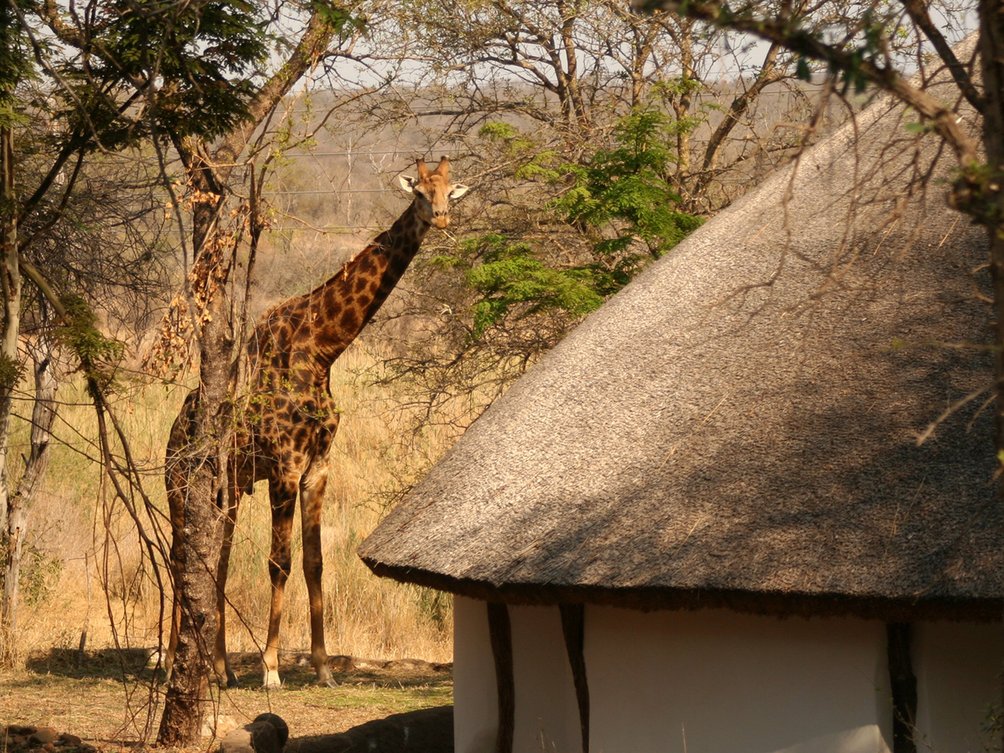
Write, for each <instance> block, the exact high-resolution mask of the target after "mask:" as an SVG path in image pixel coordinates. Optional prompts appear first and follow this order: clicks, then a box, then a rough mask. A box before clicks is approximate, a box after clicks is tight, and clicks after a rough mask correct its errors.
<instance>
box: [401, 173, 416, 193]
mask: <svg viewBox="0 0 1004 753" xmlns="http://www.w3.org/2000/svg"><path fill="white" fill-rule="evenodd" d="M398 180H399V181H401V188H402V189H404V192H405V193H415V185H416V184H417V183H418V178H413V177H411V176H410V175H402V176H400V177H399V178H398Z"/></svg>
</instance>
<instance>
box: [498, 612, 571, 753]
mask: <svg viewBox="0 0 1004 753" xmlns="http://www.w3.org/2000/svg"><path fill="white" fill-rule="evenodd" d="M509 619H510V620H511V622H512V653H513V675H514V677H515V688H516V714H515V722H516V729H515V733H514V735H513V751H518V752H519V753H567V751H581V750H582V741H581V737H582V735H581V733H580V732H579V710H578V706H577V705H576V702H575V683H574V681H573V679H572V670H571V667H570V666H569V663H568V653H567V651H566V650H565V639H564V637H563V635H562V632H561V612H560V611H559V610H558V608H557V607H510V608H509ZM587 671H588V670H587Z"/></svg>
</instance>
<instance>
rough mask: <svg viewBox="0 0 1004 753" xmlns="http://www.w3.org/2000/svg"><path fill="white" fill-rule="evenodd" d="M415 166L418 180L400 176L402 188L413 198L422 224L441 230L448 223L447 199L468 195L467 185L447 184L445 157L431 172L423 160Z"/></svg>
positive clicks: (448, 207) (447, 164) (448, 206)
mask: <svg viewBox="0 0 1004 753" xmlns="http://www.w3.org/2000/svg"><path fill="white" fill-rule="evenodd" d="M416 164H417V166H418V177H417V178H413V177H411V176H410V175H402V176H401V187H402V188H403V189H404V190H405V191H407V192H408V193H410V194H413V195H414V196H415V205H416V207H417V209H418V216H419V217H420V218H421V219H422V221H423V222H425V223H427V224H429V225H435V226H436V227H438V228H444V227H446V226H447V225H449V224H450V199H459V198H460V197H461V196H463V195H464V194H465V193H467V186H465V185H464V184H462V183H450V160H448V159H447V158H446V157H443V158H442V159H440V160H439V165H437V166H436V169H435V170H432V171H430V170H429V168H428V167H427V166H426V164H425V160H423V159H419V160H418V162H417V163H416Z"/></svg>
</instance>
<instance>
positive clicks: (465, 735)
mask: <svg viewBox="0 0 1004 753" xmlns="http://www.w3.org/2000/svg"><path fill="white" fill-rule="evenodd" d="M497 725H498V707H497V701H496V693H495V662H494V660H493V659H492V645H491V640H490V639H489V637H488V613H487V610H486V608H485V603H484V602H483V601H476V600H474V599H468V598H465V597H463V596H457V597H455V598H454V600H453V749H454V751H455V752H456V753H491V752H492V751H494V750H495V730H496V728H497Z"/></svg>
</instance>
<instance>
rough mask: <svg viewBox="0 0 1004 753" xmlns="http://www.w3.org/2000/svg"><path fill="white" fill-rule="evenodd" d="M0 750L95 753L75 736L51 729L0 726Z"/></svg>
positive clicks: (18, 752)
mask: <svg viewBox="0 0 1004 753" xmlns="http://www.w3.org/2000/svg"><path fill="white" fill-rule="evenodd" d="M0 750H3V751H6V752H7V753H97V748H95V747H94V746H93V745H88V744H87V743H85V742H83V741H82V740H81V739H80V738H79V737H77V736H76V735H71V734H68V733H66V732H62V733H61V732H58V731H56V730H55V729H53V728H52V727H31V726H23V725H17V724H11V725H10V726H7V727H2V726H0Z"/></svg>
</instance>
